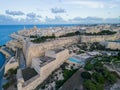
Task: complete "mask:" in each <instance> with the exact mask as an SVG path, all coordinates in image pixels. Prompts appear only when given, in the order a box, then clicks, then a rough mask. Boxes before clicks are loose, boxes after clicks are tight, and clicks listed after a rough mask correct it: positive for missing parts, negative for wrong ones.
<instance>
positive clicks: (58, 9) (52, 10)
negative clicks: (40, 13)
mask: <svg viewBox="0 0 120 90" xmlns="http://www.w3.org/2000/svg"><path fill="white" fill-rule="evenodd" d="M51 12H52V13H55V14H57V13H65V12H66V10H65V9H62V8H57V7H56V8H51Z"/></svg>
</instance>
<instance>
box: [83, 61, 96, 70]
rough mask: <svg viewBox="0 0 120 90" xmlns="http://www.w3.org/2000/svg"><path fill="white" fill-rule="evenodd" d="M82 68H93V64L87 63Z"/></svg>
mask: <svg viewBox="0 0 120 90" xmlns="http://www.w3.org/2000/svg"><path fill="white" fill-rule="evenodd" d="M84 69H86V70H88V71H89V70H93V69H94V66H93V64H91V63H87V64H86V65H85V67H84Z"/></svg>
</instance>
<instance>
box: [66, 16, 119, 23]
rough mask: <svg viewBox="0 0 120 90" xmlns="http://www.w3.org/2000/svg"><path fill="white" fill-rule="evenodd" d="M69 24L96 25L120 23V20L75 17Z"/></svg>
mask: <svg viewBox="0 0 120 90" xmlns="http://www.w3.org/2000/svg"><path fill="white" fill-rule="evenodd" d="M68 22H71V23H80V24H94V23H120V18H106V19H103V18H99V17H86V18H81V17H75V18H73V19H69V20H68Z"/></svg>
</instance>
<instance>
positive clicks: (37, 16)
mask: <svg viewBox="0 0 120 90" xmlns="http://www.w3.org/2000/svg"><path fill="white" fill-rule="evenodd" d="M26 16H27V17H28V18H30V19H35V18H42V16H41V15H36V13H33V12H31V13H28V14H27V15H26Z"/></svg>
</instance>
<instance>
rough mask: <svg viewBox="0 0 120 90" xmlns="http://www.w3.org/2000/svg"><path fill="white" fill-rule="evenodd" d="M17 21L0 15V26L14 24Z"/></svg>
mask: <svg viewBox="0 0 120 90" xmlns="http://www.w3.org/2000/svg"><path fill="white" fill-rule="evenodd" d="M16 22H17V19H13V18H12V17H10V16H6V15H0V24H1V25H2V24H15V23H16Z"/></svg>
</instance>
